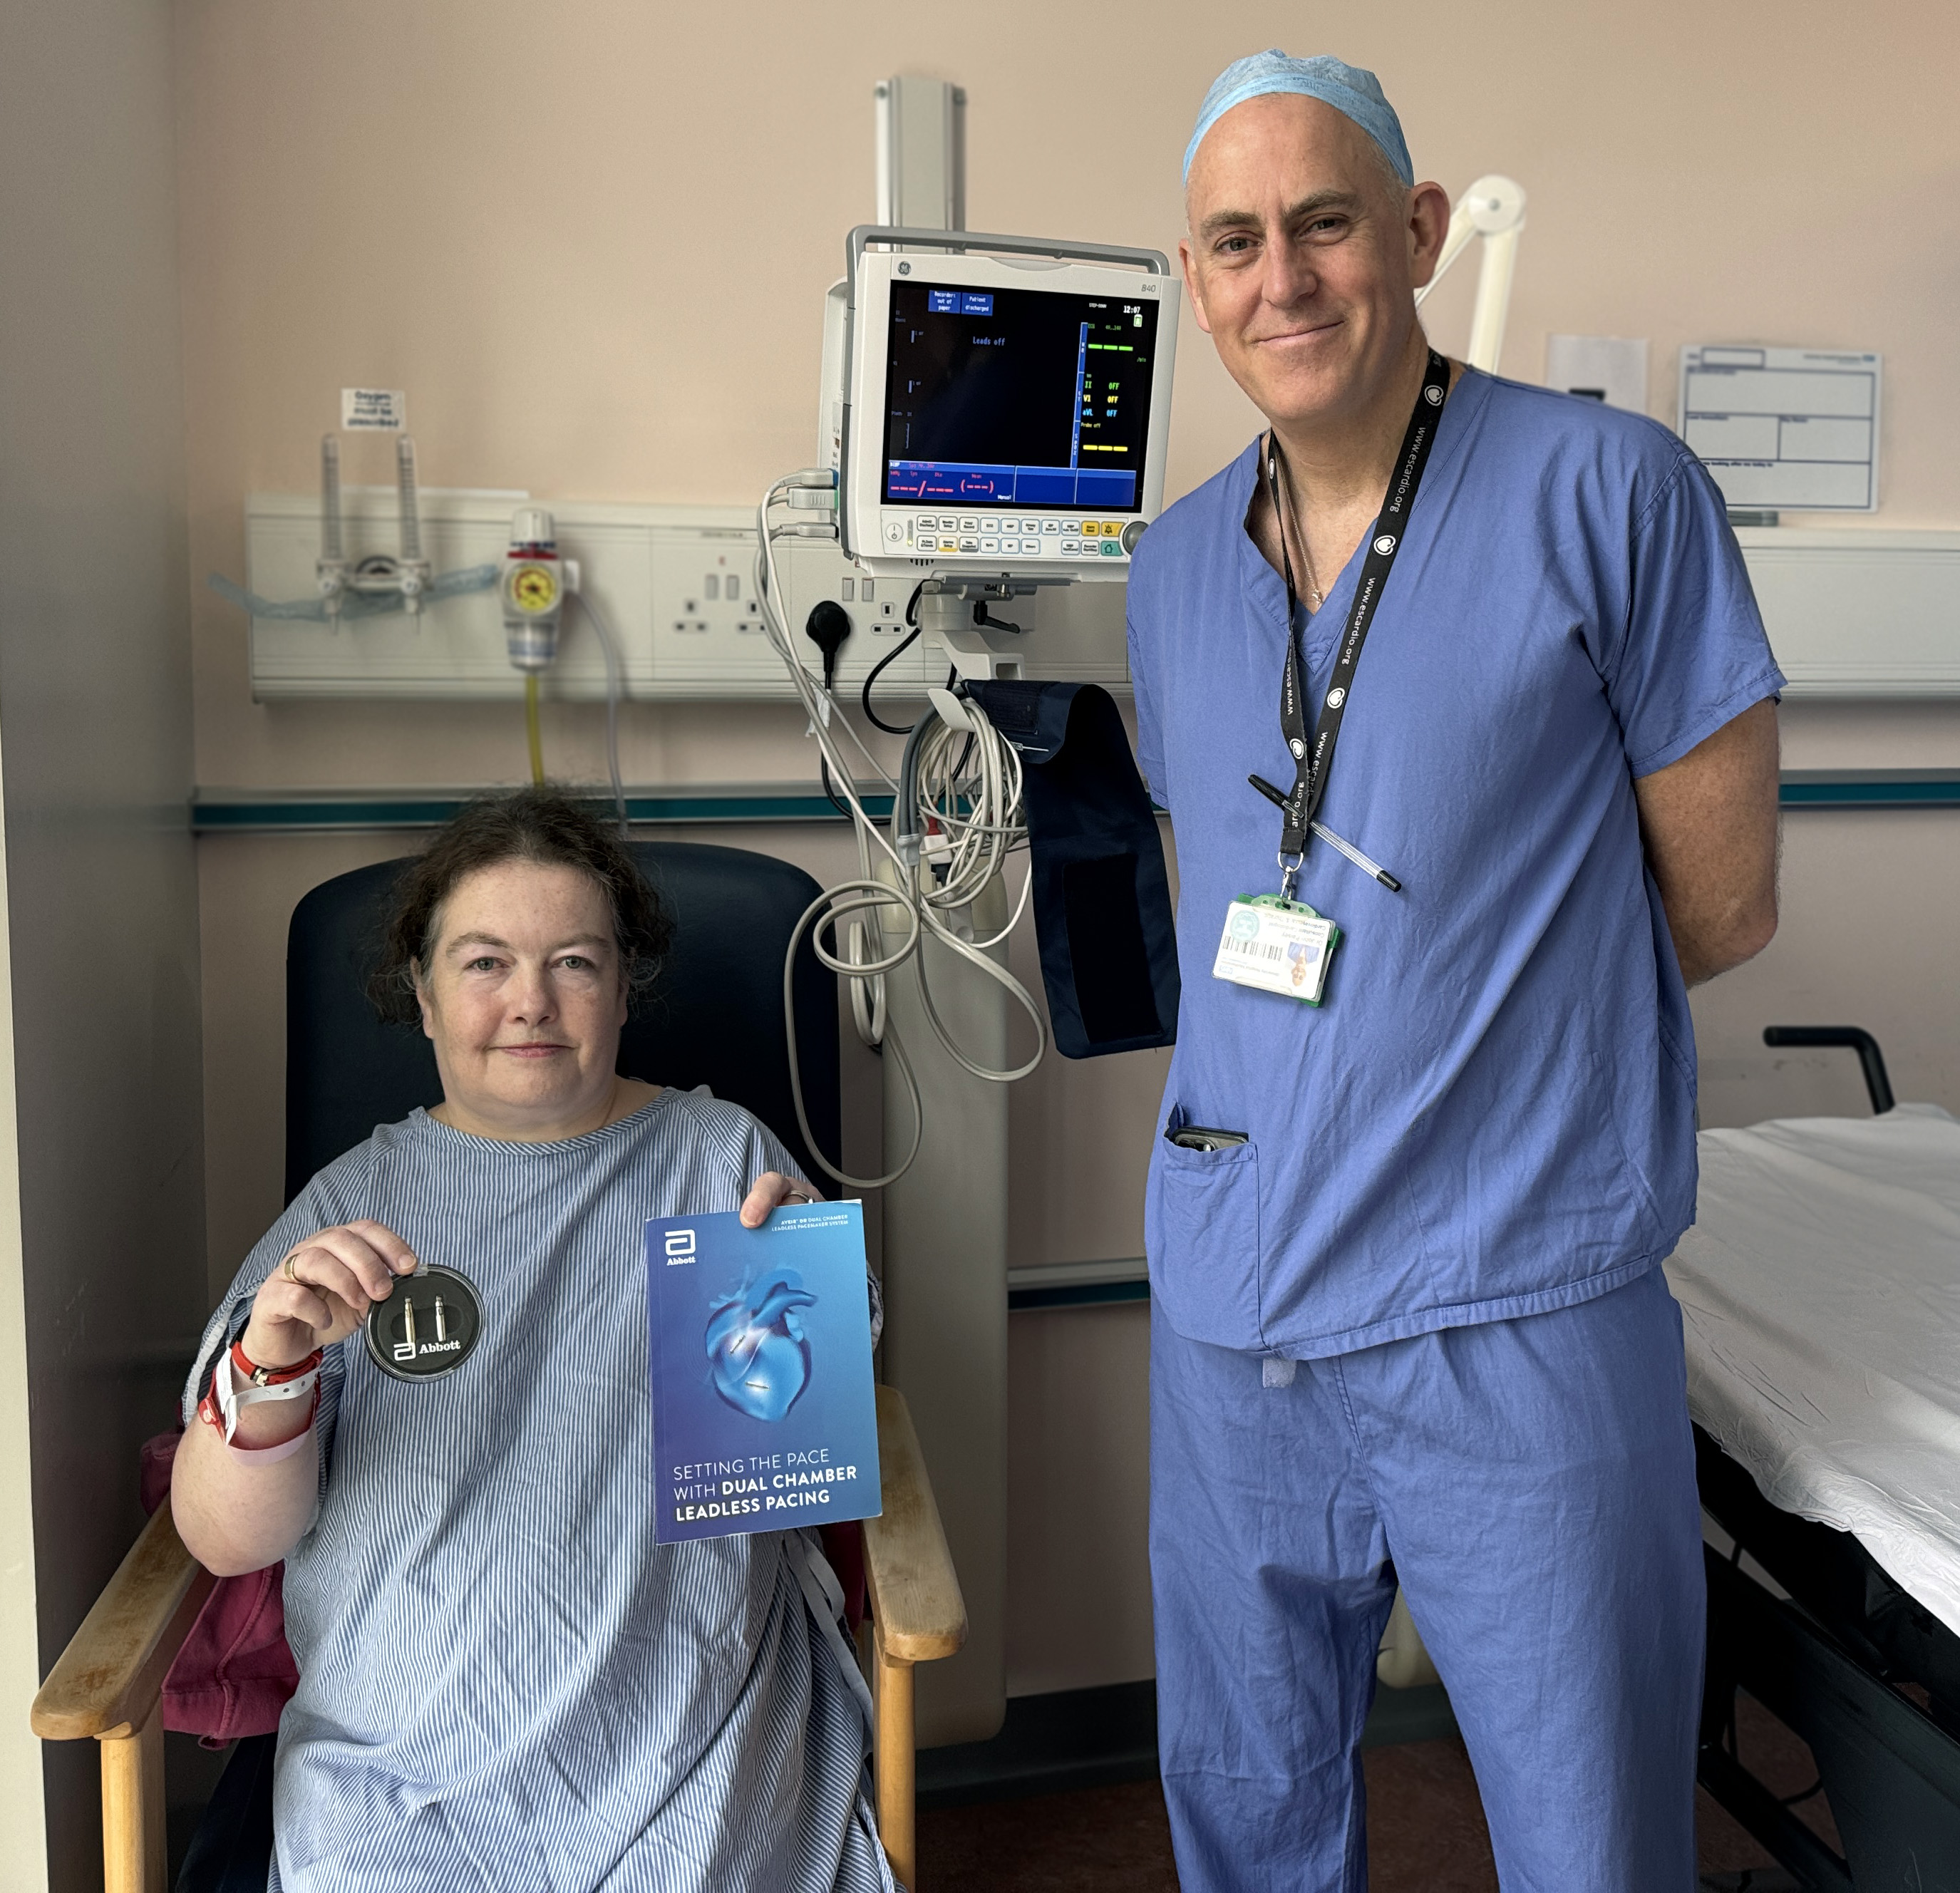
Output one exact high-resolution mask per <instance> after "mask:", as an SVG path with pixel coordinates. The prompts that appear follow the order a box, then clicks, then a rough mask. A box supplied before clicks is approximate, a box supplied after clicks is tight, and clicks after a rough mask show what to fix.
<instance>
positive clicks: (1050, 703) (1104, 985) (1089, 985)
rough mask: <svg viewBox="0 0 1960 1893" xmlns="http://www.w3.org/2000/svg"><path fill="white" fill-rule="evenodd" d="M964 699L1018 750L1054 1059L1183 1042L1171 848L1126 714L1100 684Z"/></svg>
mask: <svg viewBox="0 0 1960 1893" xmlns="http://www.w3.org/2000/svg"><path fill="white" fill-rule="evenodd" d="M966 689H967V693H968V694H969V695H970V696H972V698H974V699H975V701H976V702H978V704H979V705H980V707H981V708H982V710H984V711H985V712H986V713H987V715H988V719H989V720H990V721H991V722H992V724H994V727H995V728H996V729H997V730H999V731H1000V732H1001V734H1002V735H1003V736H1004V737H1006V738H1007V740H1008V741H1009V742H1010V743H1013V746H1014V747H1015V748H1016V749H1017V750H1019V751H1020V757H1021V762H1022V764H1023V775H1024V778H1025V785H1026V786H1025V791H1024V801H1025V806H1026V811H1027V822H1028V842H1029V848H1030V850H1031V851H1032V854H1033V863H1034V867H1033V873H1034V890H1033V896H1032V899H1033V903H1034V910H1035V933H1036V938H1037V940H1039V943H1040V946H1041V964H1042V984H1043V985H1045V987H1046V988H1047V989H1048V1016H1049V1020H1050V1022H1051V1023H1052V1025H1053V1026H1054V1029H1055V1048H1056V1049H1057V1050H1058V1051H1060V1052H1061V1055H1063V1057H1064V1058H1099V1057H1100V1056H1101V1055H1103V1053H1105V1052H1109V1051H1143V1050H1144V1049H1146V1048H1148V1047H1150V1046H1152V1045H1169V1044H1172V1043H1173V1042H1174V1041H1175V1040H1176V1037H1177V1005H1178V973H1177V935H1176V927H1175V924H1174V922H1173V917H1172V914H1171V905H1170V883H1169V878H1168V877H1167V876H1166V873H1165V871H1164V858H1163V838H1161V836H1160V835H1159V834H1158V832H1157V817H1156V816H1155V815H1154V814H1153V813H1152V812H1151V809H1150V797H1149V794H1147V792H1146V791H1145V790H1144V784H1143V778H1141V776H1139V775H1138V773H1137V765H1136V763H1135V762H1134V760H1133V759H1131V755H1130V742H1129V738H1128V735H1127V734H1126V733H1125V730H1124V728H1123V721H1122V717H1120V716H1119V715H1118V714H1117V711H1116V705H1115V702H1113V701H1112V698H1110V695H1109V692H1107V691H1106V690H1102V689H1098V688H1097V687H1096V686H1095V685H1094V684H1092V683H1026V682H991V683H969V685H968V686H966Z"/></svg>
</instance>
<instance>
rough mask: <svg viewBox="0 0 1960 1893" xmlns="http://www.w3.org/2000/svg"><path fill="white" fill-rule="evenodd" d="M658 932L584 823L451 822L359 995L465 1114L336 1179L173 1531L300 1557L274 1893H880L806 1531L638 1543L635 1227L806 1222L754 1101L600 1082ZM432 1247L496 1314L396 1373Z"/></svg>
mask: <svg viewBox="0 0 1960 1893" xmlns="http://www.w3.org/2000/svg"><path fill="white" fill-rule="evenodd" d="M667 935H668V924H667V920H666V918H665V917H664V916H663V915H662V914H661V913H660V911H659V908H658V907H657V903H656V902H655V900H654V896H653V895H652V893H651V890H649V889H648V887H647V886H646V884H645V883H644V882H643V881H642V880H641V878H640V877H639V875H638V873H637V872H636V870H635V867H634V865H633V862H632V857H630V855H629V854H628V853H627V851H625V848H622V846H621V845H620V844H619V842H617V841H616V840H615V839H613V837H612V836H611V835H609V834H608V833H607V832H606V831H605V830H603V829H601V828H600V826H598V825H597V823H596V822H593V820H591V819H590V818H589V817H588V816H587V815H586V814H585V813H584V812H583V811H582V810H580V809H579V808H578V807H576V806H575V805H574V804H572V803H568V802H567V801H565V800H562V799H561V798H558V797H554V796H552V795H549V794H545V793H543V792H526V793H524V794H518V795H514V796H511V797H508V798H507V799H504V800H495V801H490V802H485V803H479V804H476V805H474V806H473V807H470V808H469V809H467V810H465V811H464V812H463V813H462V814H461V815H460V816H458V817H457V819H455V820H454V821H453V822H451V823H450V826H448V828H447V829H444V831H443V832H441V834H439V835H438V836H437V837H436V838H435V839H434V842H432V843H431V845H430V846H429V848H428V851H427V852H426V853H425V854H423V855H422V856H421V857H419V858H418V860H417V861H415V863H414V864H412V866H411V867H410V868H409V870H407V872H406V873H405V874H404V877H403V880H402V882H401V883H400V885H399V890H398V895H397V903H396V910H395V913H394V916H393V920H392V921H391V923H390V927H389V930H388V934H387V946H386V952H385V956H384V961H383V966H382V968H381V970H380V972H379V973H378V974H377V978H376V983H375V988H374V990H375V992H376V994H377V999H378V1000H379V1001H380V1002H381V1003H382V1004H383V1007H384V1009H385V1010H388V1011H390V1013H391V1014H392V1015H393V1016H397V1017H399V1018H401V1019H403V1020H404V1021H405V1022H409V1023H412V1022H414V1021H416V1020H419V1022H420V1024H421V1026H422V1030H423V1031H424V1032H426V1033H427V1035H428V1037H429V1038H430V1039H431V1040H432V1041H433V1042H434V1047H435V1057H436V1064H437V1067H438V1070H439V1071H440V1072H441V1078H442V1090H443V1100H442V1102H441V1104H439V1105H438V1106H436V1107H435V1108H434V1109H433V1110H430V1111H417V1112H414V1113H413V1114H412V1115H411V1116H409V1118H406V1119H405V1120H404V1121H403V1122H401V1123H399V1124H390V1125H381V1126H380V1127H379V1128H377V1130H376V1131H375V1132H374V1135H373V1136H372V1137H370V1138H369V1139H368V1141H367V1142H366V1143H364V1144H361V1145H359V1146H358V1147H357V1148H355V1149H354V1150H349V1151H348V1153H346V1155H345V1156H342V1157H340V1158H339V1159H338V1160H336V1161H335V1162H334V1163H330V1164H329V1165H328V1166H327V1167H326V1169H323V1171H321V1172H320V1174H319V1175H318V1176H316V1177H315V1178H314V1179H313V1182H311V1183H310V1184H309V1185H307V1188H306V1189H305V1190H304V1191H302V1192H301V1194H300V1195H299V1197H298V1198H297V1199H296V1200H295V1201H294V1203H293V1204H292V1207H291V1208H290V1209H289V1210H288V1211H287V1212H286V1214H285V1215H284V1216H283V1217H281V1218H280V1220H278V1223H275V1225H274V1226H273V1227H272V1230H271V1232H270V1233H269V1234H268V1235H267V1236H266V1238H265V1239H264V1240H263V1242H260V1243H259V1246H258V1247H257V1248H256V1249H254V1250H253V1252H252V1254H251V1255H250V1257H249V1258H247V1261H246V1263H245V1265H244V1266H243V1268H241V1269H240V1271H239V1272H238V1276H237V1280H236V1281H234V1283H233V1284H232V1286H231V1291H230V1293H228V1295H227V1296H225V1298H224V1303H223V1305H222V1306H221V1307H220V1308H219V1309H218V1312H217V1313H216V1314H215V1316H213V1317H212V1322H211V1325H210V1327H209V1328H208V1329H207V1330H206V1331H205V1338H204V1345H203V1347H202V1351H201V1354H200V1357H199V1362H198V1365H197V1366H196V1370H194V1372H193V1373H192V1379H191V1383H190V1386H189V1389H188V1391H187V1392H186V1395H185V1424H186V1427H187V1429H188V1430H187V1433H186V1437H185V1439H184V1441H183V1446H182V1448H181V1449H180V1451H179V1452H178V1455H177V1463H176V1470H175V1475H174V1481H173V1487H172V1503H173V1510H174V1511H175V1513H176V1517H177V1526H178V1529H179V1530H180V1532H182V1534H183V1540H184V1542H185V1543H186V1545H188V1546H189V1548H190V1550H191V1551H192V1553H193V1554H195V1555H196V1557H198V1558H199V1560H201V1561H202V1563H203V1564H205V1565H206V1566H207V1567H209V1568H210V1569H211V1570H214V1571H216V1572H218V1573H236V1572H242V1571H250V1570H258V1569H259V1568H260V1567H263V1566H265V1565H267V1564H272V1563H273V1562H274V1561H276V1560H278V1559H280V1558H284V1559H285V1561H286V1569H285V1609H286V1631H287V1636H288V1639H289V1640H290V1642H291V1645H292V1649H293V1653H294V1656H295V1658H296V1659H297V1660H298V1666H299V1673H300V1683H299V1691H298V1694H297V1695H295V1696H294V1698H293V1699H292V1701H291V1703H290V1704H288V1706H287V1708H286V1710H285V1716H284V1718H283V1720H282V1722H281V1724H280V1728H279V1737H278V1762H277V1770H276V1776H275V1800H274V1810H275V1811H274V1825H275V1831H276V1834H277V1841H276V1844H275V1854H274V1860H273V1863H272V1874H271V1879H270V1882H269V1884H270V1885H271V1887H272V1888H274V1889H278V1888H287V1889H291V1890H292V1893H298V1889H300V1888H335V1889H336V1890H337V1893H345V1889H349V1888H383V1887H385V1888H389V1889H391V1893H393V1889H402V1890H403V1893H413V1890H414V1889H420V1888H438V1887H440V1888H444V1889H448V1888H484V1889H486V1890H488V1889H495V1893H533V1889H535V1890H536V1893H574V1890H575V1889H597V1888H606V1889H609V1893H612V1890H614V1889H616V1890H617V1893H638V1890H639V1889H654V1888H657V1889H660V1890H661V1893H669V1890H671V1893H683V1889H685V1890H686V1893H695V1890H696V1889H708V1888H711V1889H715V1893H722V1890H723V1889H739V1888H756V1889H761V1890H762V1893H803V1890H804V1889H808V1890H809V1893H819V1890H820V1893H831V1890H832V1889H833V1888H848V1889H851V1890H852V1893H857V1890H858V1889H872V1888H878V1889H885V1890H886V1893H889V1889H890V1888H892V1885H893V1882H892V1879H891V1876H890V1872H889V1869H888V1868H887V1867H886V1863H885V1860H884V1855H883V1851H882V1850H881V1849H880V1846H879V1844H878V1840H877V1834H876V1832H875V1831H874V1828H873V1821H872V1815H871V1812H870V1802H869V1798H868V1794H867V1781H866V1774H865V1760H866V1752H867V1726H866V1719H865V1715H864V1710H863V1709H862V1707H861V1704H860V1700H859V1697H858V1694H857V1692H856V1691H854V1688H853V1687H852V1679H850V1678H847V1677H846V1675H845V1673H844V1669H843V1666H842V1660H841V1659H842V1656H843V1649H842V1643H841V1641H840V1640H839V1639H838V1636H837V1634H836V1629H835V1623H834V1621H833V1622H832V1623H831V1624H823V1623H822V1622H820V1621H819V1620H818V1618H817V1617H816V1616H815V1615H813V1611H812V1608H811V1607H810V1606H807V1605H806V1602H805V1598H806V1596H811V1597H812V1598H813V1599H818V1598H820V1597H821V1596H823V1594H824V1593H823V1590H821V1589H819V1584H820V1583H823V1582H825V1581H826V1580H828V1573H827V1571H826V1570H823V1569H822V1568H821V1567H820V1564H819V1560H820V1554H819V1552H818V1551H817V1550H816V1542H815V1539H814V1537H813V1535H806V1534H803V1533H800V1532H779V1533H761V1532H758V1533H755V1534H753V1535H747V1536H743V1537H739V1538H715V1539H709V1540H705V1541H698V1542H695V1543H692V1544H683V1545H658V1544H656V1543H655V1542H654V1441H653V1436H652V1419H651V1401H650V1398H649V1390H648V1365H647V1337H648V1311H647V1283H646V1273H645V1268H644V1261H643V1260H642V1235H641V1225H642V1224H643V1223H644V1222H645V1220H647V1219H648V1217H656V1216H673V1215H679V1214H705V1213H708V1212H711V1211H720V1210H733V1209H734V1208H736V1207H737V1206H738V1205H739V1206H740V1208H741V1211H742V1214H743V1220H744V1221H745V1222H746V1223H749V1225H750V1226H758V1225H759V1224H760V1223H762V1220H764V1219H765V1217H766V1216H767V1215H768V1213H769V1211H771V1210H772V1209H773V1208H774V1207H775V1205H776V1204H778V1202H780V1201H784V1200H785V1199H786V1198H790V1197H791V1196H792V1195H796V1196H798V1197H801V1196H804V1195H807V1185H802V1183H801V1180H800V1179H799V1178H798V1177H797V1172H796V1170H795V1168H794V1166H793V1165H792V1164H791V1161H790V1160H789V1158H788V1156H787V1155H786V1153H784V1150H783V1148H782V1147H781V1144H778V1142H777V1141H776V1140H775V1138H774V1137H772V1136H771V1135H770V1134H769V1133H768V1131H765V1129H764V1128H762V1125H759V1123H757V1122H756V1120H755V1119H754V1118H752V1117H751V1116H749V1114H748V1113H747V1112H745V1111H743V1110H741V1109H739V1108H737V1106H733V1105H728V1104H722V1103H718V1102H714V1101H712V1100H711V1099H706V1098H703V1097H701V1096H696V1095H694V1094H692V1093H680V1092H676V1091H674V1090H662V1089H660V1087H659V1086H655V1085H651V1084H645V1083H641V1082H640V1081H639V1080H637V1079H632V1078H623V1077H618V1076H616V1074H615V1071H614V1064H615V1060H616V1055H617V1053H618V1051H619V1033H620V1029H621V1027H622V1026H623V1025H624V1023H625V1019H626V1009H627V1002H628V997H629V995H630V994H632V991H633V990H634V989H635V987H636V986H638V985H642V984H644V982H645V981H647V980H648V978H650V977H651V975H652V973H653V972H654V969H656V968H657V966H658V963H659V959H660V953H661V950H662V947H663V944H664V943H665V941H666V940H667ZM418 1258H420V1260H421V1261H424V1262H426V1263H428V1264H431V1265H434V1264H444V1265H449V1266H450V1267H453V1268H456V1269H457V1270H459V1271H461V1273H462V1274H464V1275H465V1276H466V1277H468V1278H469V1281H471V1282H472V1283H473V1284H475V1287H476V1290H477V1292H478V1296H479V1300H480V1302H481V1304H482V1316H483V1319H482V1331H481V1335H480V1338H479V1341H478V1343H477V1344H476V1347H475V1349H474V1351H473V1352H472V1353H471V1354H469V1357H467V1359H466V1360H465V1361H464V1362H463V1364H462V1365H461V1366H460V1367H459V1368H458V1369H457V1370H456V1371H455V1372H454V1373H451V1374H450V1375H448V1376H446V1377H444V1378H441V1379H429V1380H425V1381H422V1382H419V1383H409V1382H403V1381H402V1380H399V1379H393V1378H391V1377H390V1376H389V1375H387V1374H386V1373H383V1372H382V1371H381V1370H380V1368H379V1367H377V1366H376V1365H375V1363H374V1360H372V1359H371V1357H370V1356H369V1355H368V1352H367V1351H366V1347H365V1346H364V1342H363V1341H362V1339H361V1338H360V1337H359V1335H358V1330H359V1329H360V1328H361V1325H362V1324H363V1322H364V1319H365V1318H366V1316H367V1314H368V1309H369V1308H370V1307H371V1305H372V1304H373V1303H375V1302H377V1301H380V1300H385V1299H387V1296H388V1295H389V1293H390V1288H391V1286H392V1284H393V1278H394V1277H395V1276H396V1275H397V1274H406V1273H410V1272H412V1271H414V1270H415V1268H416V1267H417V1265H418ZM350 1337H353V1338H352V1340H351V1341H350ZM234 1341H236V1343H237V1345H236V1347H235V1348H232V1347H231V1344H232V1343H233V1342H234ZM228 1348H231V1352H230V1353H229V1354H228V1352H227V1350H228ZM240 1357H243V1358H242V1360H241V1359H240ZM313 1362H317V1369H316V1370H311V1371H314V1372H317V1385H314V1384H310V1383H309V1382H308V1381H307V1379H306V1377H305V1375H304V1373H303V1374H302V1375H301V1378H300V1379H298V1380H297V1381H294V1380H288V1382H285V1383H284V1384H285V1386H295V1385H297V1386H301V1387H303V1388H304V1389H305V1392H304V1393H303V1394H302V1395H301V1396H300V1397H298V1398H284V1399H281V1398H266V1397H265V1395H266V1393H268V1392H275V1391H278V1389H274V1388H267V1389H260V1388H259V1387H256V1386H255V1385H254V1384H253V1370H254V1369H255V1368H256V1369H262V1370H272V1371H273V1372H275V1373H290V1372H291V1370H294V1369H296V1368H297V1369H302V1370H304V1369H306V1368H307V1363H313ZM234 1363H235V1365H234ZM214 1380H215V1383H216V1385H217V1387H218V1394H219V1395H231V1396H235V1395H236V1394H237V1393H243V1395H244V1396H245V1398H244V1399H243V1401H239V1400H237V1398H235V1397H234V1398H231V1399H230V1400H229V1401H227V1400H225V1399H222V1398H218V1397H215V1396H213V1395H210V1394H209V1393H208V1389H212V1386H213V1385H214ZM255 1395H256V1396H257V1397H256V1398H255V1397H254V1396H255ZM227 1405H229V1408H230V1411H229V1412H227V1411H225V1410H224V1409H225V1408H226V1406H227ZM200 1410H201V1411H202V1414H203V1415H204V1417H202V1418H200V1417H199V1414H200ZM228 1423H231V1424H235V1433H234V1434H233V1436H232V1437H231V1439H230V1440H229V1443H228V1441H227V1438H226V1430H225V1429H226V1426H227V1424H228Z"/></svg>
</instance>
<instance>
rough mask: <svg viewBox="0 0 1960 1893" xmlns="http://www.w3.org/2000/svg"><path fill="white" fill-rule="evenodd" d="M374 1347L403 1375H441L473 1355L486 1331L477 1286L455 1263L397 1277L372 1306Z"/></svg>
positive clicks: (379, 1359)
mask: <svg viewBox="0 0 1960 1893" xmlns="http://www.w3.org/2000/svg"><path fill="white" fill-rule="evenodd" d="M364 1331H365V1332H366V1335H367V1337H368V1354H369V1356H370V1357H371V1358H372V1360H374V1364H375V1366H377V1367H379V1368H380V1370H381V1371H382V1372H383V1373H386V1374H393V1376H394V1377H395V1378H396V1379H397V1380H437V1379H441V1377H442V1376H443V1375H444V1374H447V1373H454V1372H455V1371H456V1370H457V1368H459V1367H460V1366H462V1365H463V1363H464V1362H465V1361H466V1360H468V1359H469V1356H470V1353H471V1351H472V1350H473V1349H474V1348H475V1347H476V1342H477V1338H478V1337H479V1335H481V1334H482V1331H483V1317H482V1309H481V1307H480V1305H479V1303H478V1300H477V1296H476V1285H475V1284H473V1282H472V1281H470V1279H469V1277H468V1276H466V1275H464V1274H460V1273H459V1272H458V1271H457V1270H455V1269H453V1268H440V1267H431V1268H425V1269H424V1270H422V1271H421V1273H420V1274H415V1275H401V1276H397V1277H396V1280H395V1287H394V1292H393V1293H392V1294H390V1296H389V1297H388V1299H387V1300H386V1301H384V1302H377V1303H375V1304H374V1306H373V1307H372V1308H371V1309H369V1310H368V1320H367V1323H366V1326H365V1330H364Z"/></svg>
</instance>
